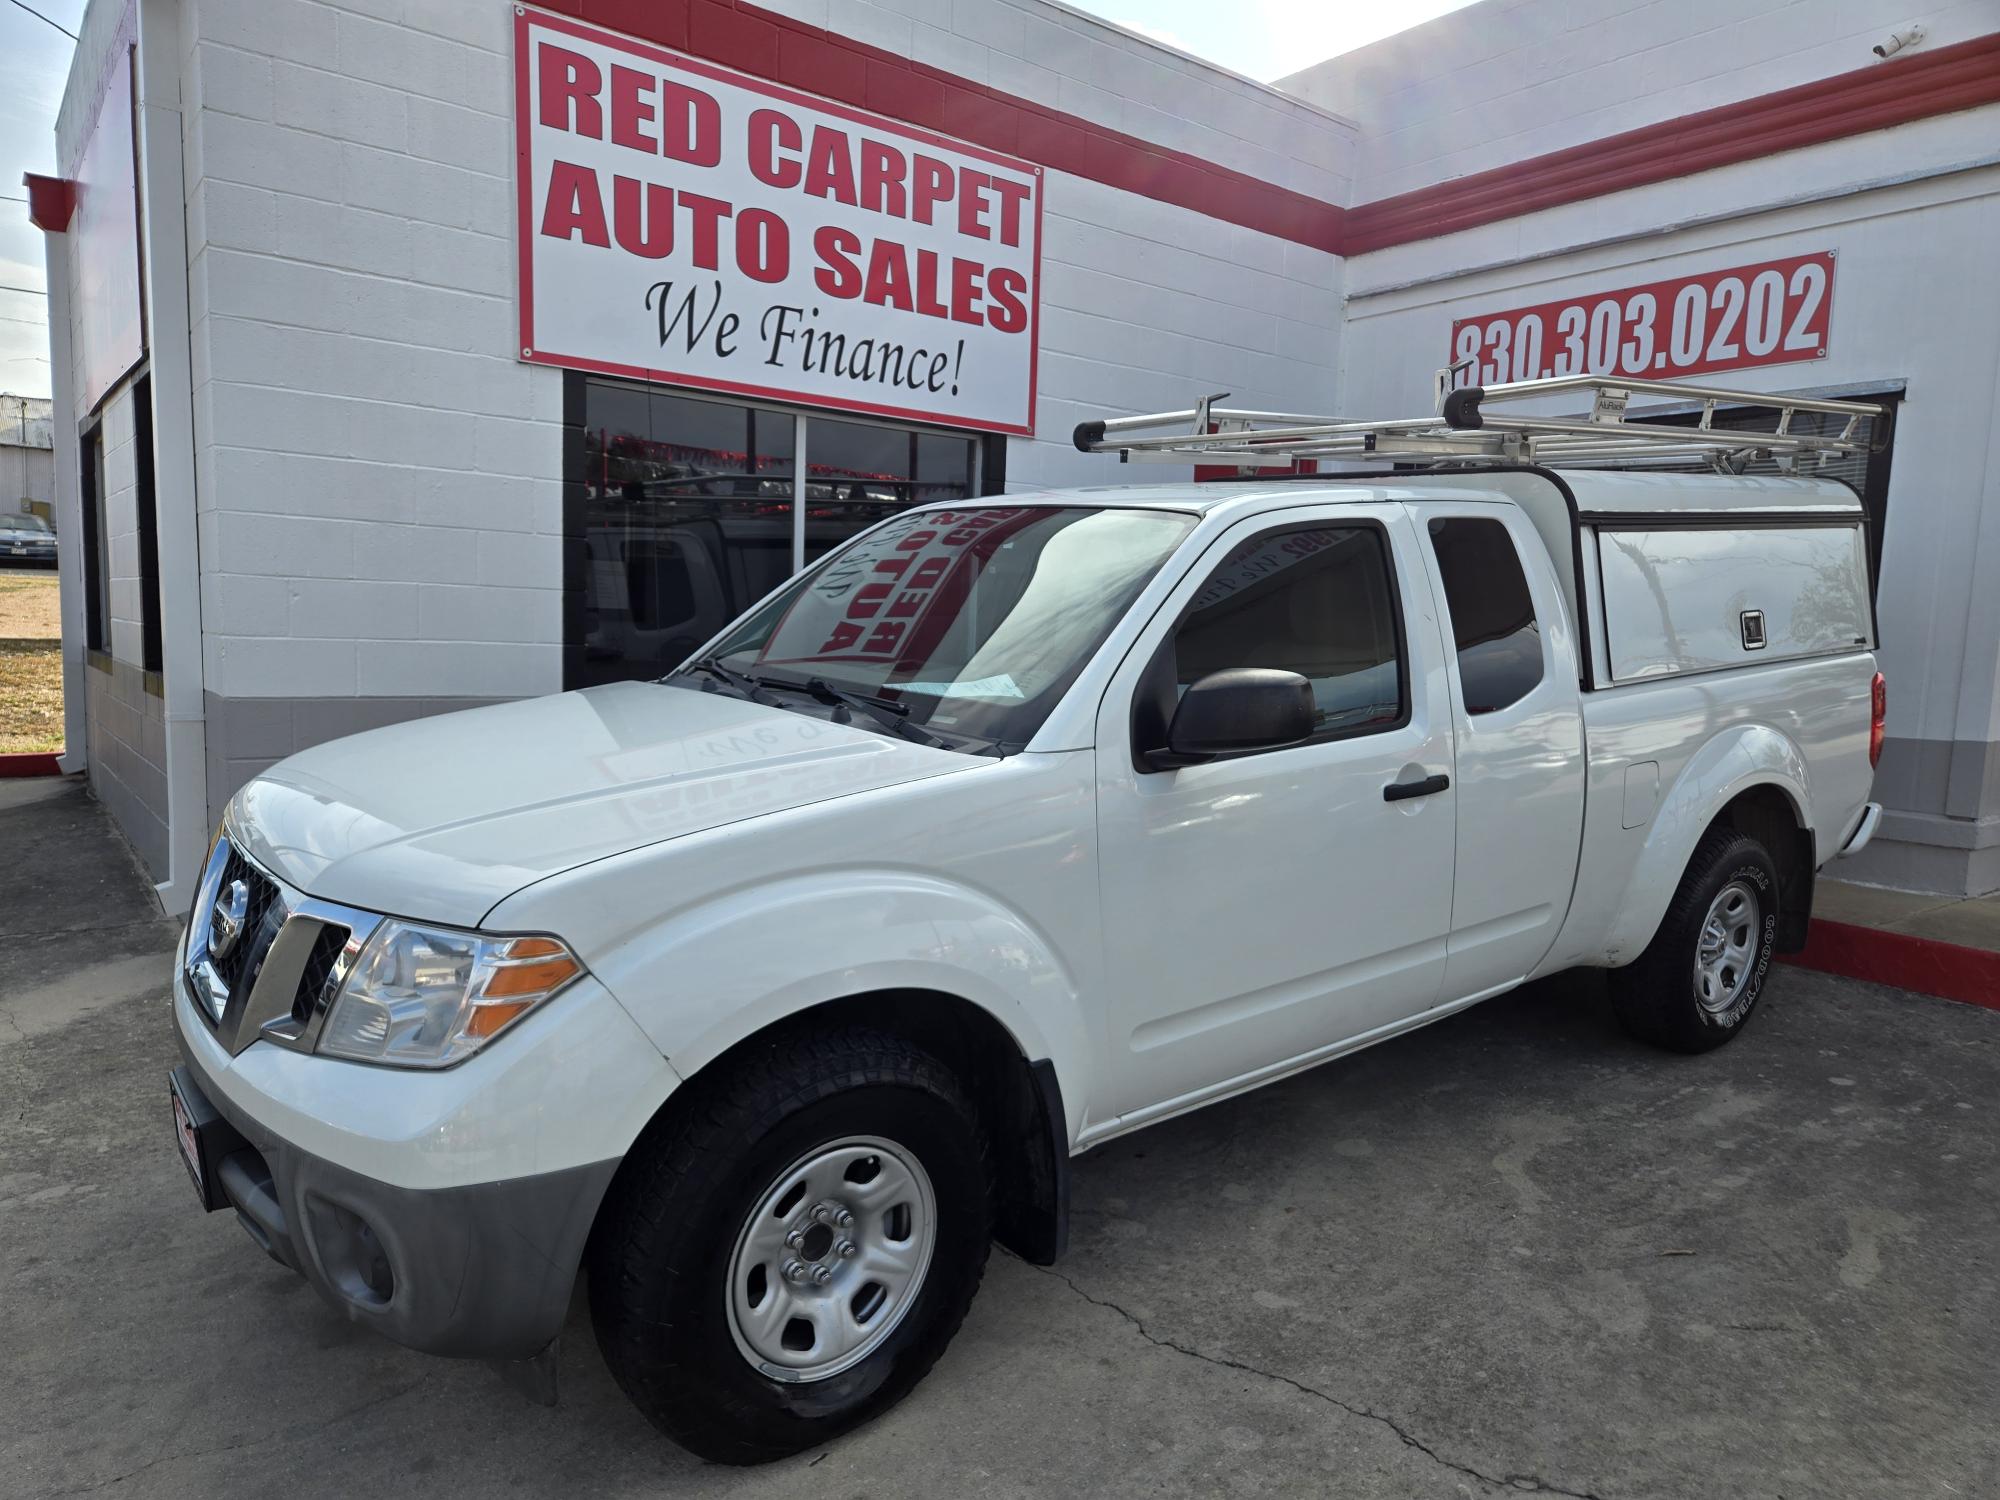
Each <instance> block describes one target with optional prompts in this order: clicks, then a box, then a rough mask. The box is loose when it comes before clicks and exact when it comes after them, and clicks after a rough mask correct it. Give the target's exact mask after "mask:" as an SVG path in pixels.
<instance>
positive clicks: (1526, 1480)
mask: <svg viewBox="0 0 2000 1500" xmlns="http://www.w3.org/2000/svg"><path fill="white" fill-rule="evenodd" d="M1007 1253H1008V1254H1009V1255H1010V1256H1011V1257H1012V1258H1013V1259H1015V1260H1020V1257H1019V1256H1017V1255H1013V1254H1012V1252H1011V1251H1009V1252H1007ZM1021 1264H1022V1265H1024V1266H1027V1267H1028V1269H1029V1270H1031V1271H1037V1272H1040V1273H1041V1274H1042V1275H1044V1276H1047V1277H1049V1278H1051V1279H1052V1280H1055V1281H1060V1282H1061V1283H1062V1284H1063V1285H1064V1286H1066V1287H1068V1288H1069V1289H1070V1290H1071V1291H1072V1292H1074V1293H1075V1294H1076V1295H1077V1296H1078V1297H1080V1298H1082V1299H1083V1300H1084V1301H1085V1302H1088V1303H1089V1304H1090V1305H1091V1306H1092V1307H1101V1308H1104V1309H1105V1310H1107V1311H1109V1312H1114V1313H1116V1314H1118V1316H1119V1317H1121V1318H1123V1319H1124V1320H1125V1321H1126V1322H1127V1323H1129V1324H1131V1325H1132V1327H1133V1328H1134V1329H1135V1330H1136V1331H1137V1332H1138V1334H1139V1337H1141V1338H1143V1339H1144V1340H1145V1341H1146V1342H1147V1343H1149V1344H1154V1345H1157V1346H1158V1347H1159V1348H1162V1349H1169V1350H1172V1351H1173V1352H1174V1353H1175V1354H1180V1355H1185V1356H1186V1357H1187V1358H1189V1359H1195V1360H1200V1361H1201V1362H1202V1363H1203V1364H1205V1365H1214V1366H1216V1367H1217V1368H1218V1369H1223V1370H1239V1371H1241V1372H1242V1373H1244V1374H1246V1375H1255V1376H1256V1377H1258V1378H1259V1379H1260V1380H1269V1381H1272V1382H1274V1383H1276V1384H1278V1385H1284V1386H1290V1387H1291V1388H1292V1389H1293V1390H1295V1391H1297V1392H1298V1393H1299V1394H1300V1395H1302V1396H1310V1397H1311V1398H1312V1399H1313V1400H1315V1401H1323V1402H1325V1403H1326V1404H1327V1405H1328V1406H1331V1407H1334V1408H1335V1409H1336V1410H1339V1411H1344V1412H1346V1413H1347V1414H1348V1415H1349V1416H1352V1417H1360V1418H1361V1419H1362V1420H1363V1421H1367V1422H1375V1423H1379V1424H1380V1425H1381V1426H1383V1427H1386V1428H1388V1429H1389V1431H1391V1432H1393V1433H1394V1434H1395V1435H1396V1437H1397V1438H1398V1439H1399V1440H1400V1441H1401V1442H1402V1444H1403V1446H1404V1447H1406V1448H1414V1449H1416V1450H1417V1452H1419V1453H1421V1454H1423V1455H1424V1457H1426V1458H1428V1459H1430V1460H1431V1461H1432V1462H1433V1463H1435V1464H1438V1465H1439V1466H1441V1467H1443V1468H1446V1469H1450V1470H1451V1471H1452V1472H1454V1473H1457V1474H1464V1475H1467V1476H1469V1477H1471V1478H1473V1479H1477V1480H1478V1481H1479V1482H1480V1483H1482V1484H1490V1485H1496V1486H1498V1487H1500V1488H1502V1489H1513V1490H1519V1491H1521V1492H1522V1493H1524V1494H1536V1495H1563V1496H1568V1497H1570V1500H1604V1497H1603V1496H1601V1495H1599V1494H1597V1493H1596V1492H1595V1491H1593V1490H1571V1489H1564V1488H1563V1487H1562V1486H1561V1485H1558V1484H1551V1483H1549V1482H1548V1481H1547V1480H1545V1479H1543V1478H1542V1477H1541V1476H1540V1475H1538V1474H1488V1473H1486V1472H1485V1471H1484V1470H1483V1469H1476V1468H1474V1467H1472V1465H1470V1464H1462V1463H1459V1462H1457V1461H1455V1460H1453V1459H1449V1458H1446V1457H1445V1456H1444V1455H1443V1454H1441V1453H1439V1452H1438V1451H1437V1449H1435V1448H1433V1447H1432V1446H1431V1445H1430V1444H1429V1443H1426V1442H1425V1441H1424V1440H1423V1439H1422V1438H1420V1437H1418V1436H1416V1434H1414V1433H1412V1432H1410V1431H1409V1430H1408V1429H1407V1428H1405V1427H1404V1426H1403V1425H1402V1424H1401V1423H1399V1422H1398V1421H1396V1419H1395V1418H1393V1417H1388V1416H1384V1415H1383V1414H1382V1413H1381V1412H1379V1411H1371V1410H1369V1408H1367V1407H1365V1406H1355V1405H1352V1404H1351V1403H1349V1402H1346V1401H1343V1400H1341V1399H1340V1397H1338V1396H1335V1395H1332V1394H1330V1393H1328V1392H1326V1391H1323V1390H1321V1389H1319V1387H1317V1386H1312V1385H1307V1384H1306V1383H1305V1382H1304V1381H1302V1380H1295V1379H1293V1378H1292V1377H1291V1376H1290V1375H1286V1374H1283V1373H1281V1372H1280V1371H1277V1370H1265V1369H1261V1368H1259V1367H1258V1366H1256V1365H1253V1364H1248V1363H1246V1362H1244V1361H1243V1360H1240V1359H1231V1358H1230V1357H1229V1356H1228V1355H1225V1354H1210V1353H1207V1352H1206V1351H1204V1350H1201V1349H1195V1348H1191V1347H1190V1346H1188V1345H1186V1344H1182V1343H1177V1342H1176V1341H1175V1340H1173V1339H1170V1338H1164V1337H1162V1336H1161V1335H1159V1334H1157V1333H1154V1332H1153V1331H1152V1330H1151V1329H1150V1328H1148V1327H1147V1326H1146V1325H1145V1323H1144V1322H1143V1321H1141V1320H1140V1318H1139V1317H1138V1316H1137V1315H1136V1314H1133V1313H1131V1312H1128V1311H1126V1310H1125V1309H1124V1308H1122V1307H1120V1306H1119V1305H1118V1304H1117V1303H1116V1302H1112V1301H1109V1300H1107V1299H1106V1298H1103V1297H1093V1296H1092V1295H1091V1294H1090V1293H1089V1292H1086V1291H1085V1290H1084V1289H1083V1288H1082V1287H1080V1286H1078V1285H1077V1284H1076V1283H1075V1282H1074V1281H1072V1280H1071V1279H1070V1278H1069V1277H1067V1276H1065V1275H1064V1274H1063V1273H1062V1272H1061V1271H1058V1270H1056V1269H1055V1268H1054V1267H1053V1266H1037V1265H1033V1264H1031V1263H1030V1262H1028V1261H1021Z"/></svg>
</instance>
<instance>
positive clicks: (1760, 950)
mask: <svg viewBox="0 0 2000 1500" xmlns="http://www.w3.org/2000/svg"><path fill="white" fill-rule="evenodd" d="M1712 916H1713V917H1714V918H1716V920H1717V923H1718V926H1719V928H1720V930H1721V931H1722V932H1723V934H1724V941H1723V942H1722V943H1720V944H1717V942H1716V941H1715V937H1714V931H1713V930H1711V929H1710V928H1709V923H1710V918H1711V917H1712ZM1777 934H1778V867H1777V865H1776V863H1775V862H1774V861H1773V860H1772V858H1771V856H1770V853H1769V852H1768V851H1767V850H1766V849H1765V848H1764V846H1763V845H1762V844H1760V843H1758V842H1757V841H1756V840H1755V839H1753V838H1749V837H1747V836H1745V835H1744V834H1740V833H1738V832H1736V831H1735V830H1734V829H1730V828H1718V829H1711V830H1710V831H1709V832H1708V834H1707V835H1706V836H1705V837H1704V838H1703V839H1702V841H1701V844H1700V846H1699V847H1698V848H1697V849H1696V850H1695V853H1694V858H1693V859H1691V860H1690V861H1688V868H1687V873H1686V874H1685V875H1683V876H1682V877H1681V883H1680V888H1679V889H1678V890H1676V891H1675V892H1674V899H1673V900H1672V902H1670V903H1669V904H1668V906H1667V914H1666V916H1665V917H1663V918H1662V919H1661V921H1660V928H1659V931H1658V932H1656V933H1654V934H1653V940H1652V942H1650V943H1648V944H1647V945H1646V951H1645V952H1644V953H1641V954H1640V955H1639V957H1638V958H1637V959H1636V960H1634V961H1633V962H1632V963H1631V964H1630V965H1629V966H1628V967H1626V968H1623V969H1616V970H1613V971H1612V973H1611V999H1612V1005H1613V1007H1614V1008H1615V1009H1616V1011H1617V1013H1618V1019H1619V1022H1620V1023H1621V1024H1622V1025H1623V1026H1624V1027H1625V1029H1626V1030H1627V1031H1629V1032H1630V1033H1631V1034H1632V1035H1633V1036H1635V1037H1638V1038H1639V1039H1640V1040H1641V1041H1646V1042H1651V1043H1652V1044H1653V1045H1654V1046H1656V1047H1665V1048H1668V1049H1670V1050H1672V1051H1675V1052H1707V1051H1709V1050H1710V1049H1711V1048H1715V1047H1720V1046H1721V1045H1722V1044H1723V1043H1724V1042H1726V1041H1728V1040H1729V1039H1730V1038H1731V1037H1733V1036H1735V1035H1736V1033H1737V1032H1739V1031H1741V1030H1742V1029H1743V1027H1744V1025H1745V1024H1746V1023H1747V1022H1748V1021H1749V1019H1750V1015H1751V1012H1753V1011H1754V1010H1755V1009H1756V1008H1757V1001H1758V998H1759V997H1760V996H1761V995H1762V994H1763V992H1764V981H1765V979H1766V977H1767V976H1768V974H1769V972H1770V967H1771V953H1772V949H1773V947H1774V945H1775V942H1776V939H1777ZM1705 962H1706V966H1705Z"/></svg>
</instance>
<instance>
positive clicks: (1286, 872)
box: [1091, 505, 1455, 1118]
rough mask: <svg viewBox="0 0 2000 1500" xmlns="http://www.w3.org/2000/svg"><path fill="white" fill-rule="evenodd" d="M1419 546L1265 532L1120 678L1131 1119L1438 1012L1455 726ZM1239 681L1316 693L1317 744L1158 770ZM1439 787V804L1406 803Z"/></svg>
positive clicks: (1122, 918)
mask: <svg viewBox="0 0 2000 1500" xmlns="http://www.w3.org/2000/svg"><path fill="white" fill-rule="evenodd" d="M1417 545H1418V538H1417V536H1416V533H1415V529H1414V527H1413V525H1412V523H1411V522H1410V519H1409V517H1408V514H1407V513H1406V512H1405V511H1404V509H1403V508H1402V507H1401V506H1391V505H1379V506H1377V505H1322V506H1302V507H1300V508H1299V509H1298V510H1296V511H1287V512H1284V513H1283V518H1282V519H1279V518H1277V517H1274V516H1272V515H1269V514H1267V515H1264V516H1261V517H1257V518H1255V519H1253V520H1248V521H1245V522H1243V523H1241V524H1240V525H1238V526H1237V527H1235V528H1233V529H1232V530H1230V531H1228V532H1226V533H1224V534H1223V535H1222V536H1221V537H1220V538H1218V539H1217V540H1216V542H1215V543H1214V544H1213V545H1212V546H1211V547H1209V548H1208V549H1207V551H1206V552H1205V553H1204V554H1203V556H1202V558H1201V560H1200V562H1199V563H1198V564H1197V565H1196V566H1195V567H1194V568H1193V569H1192V570H1190V573H1189V575H1188V576H1187V577H1186V578H1184V579H1183V580H1182V581H1181V583H1180V585H1179V586H1178V587H1177V589H1176V590H1175V592H1174V594H1173V595H1172V596H1171V597H1170V598H1169V600H1168V602H1167V604H1166V605H1165V607H1164V608H1163V609H1162V611H1161V613H1160V615H1159V616H1158V617H1157V618H1156V619H1155V620H1154V621H1153V622H1152V625H1151V627H1150V628H1149V630H1148V631H1147V633H1146V635H1145V636H1143V637H1142V638H1141V640H1140V642H1139V644H1138V645H1137V646H1136V647H1135V649H1134V650H1133V652H1132V654H1131V655H1130V656H1129V657H1128V658H1127V660H1126V661H1125V662H1124V664H1123V665H1122V666H1121V667H1120V669H1119V672H1118V674H1117V676H1116V677H1114V679H1113V681H1112V685H1111V689H1110V691H1109V692H1108V693H1107V694H1106V695H1105V698H1104V702H1103V705H1102V707H1101V709H1100V710H1099V719H1098V728H1097V752H1098V772H1097V774H1098V788H1097V806H1098V837H1099V850H1100V867H1099V868H1100V874H1099V879H1100V882H1101V890H1102V897H1101V899H1102V909H1103V914H1104V915H1103V925H1104V936H1105V945H1106V952H1105V964H1106V971H1107V973H1108V974H1109V976H1110V978H1111V990H1112V993H1113V994H1114V996H1115V999H1114V1000H1113V1005H1112V1015H1111V1018H1110V1027H1109V1031H1110V1036H1109V1042H1110V1048H1109V1051H1110V1057H1109V1058H1108V1060H1107V1061H1108V1066H1107V1069H1106V1072H1107V1075H1108V1076H1107V1088H1106V1092H1105V1097H1104V1100H1103V1103H1104V1105H1105V1106H1108V1111H1107V1113H1108V1114H1115V1115H1119V1116H1137V1117H1138V1118H1148V1117H1152V1116H1155V1115H1160V1114H1167V1113H1172V1112H1173V1111H1174V1110H1176V1109H1180V1108H1186V1107H1190V1106H1192V1105H1193V1104H1196V1103H1199V1102H1201V1100H1202V1099H1203V1098H1204V1097H1206V1096H1209V1095H1212V1094H1217V1093H1221V1092H1226V1091H1227V1090H1228V1089H1229V1088H1231V1087H1233V1086H1236V1085H1239V1084H1243V1083H1247V1082H1250V1081H1252V1080H1253V1079H1254V1076H1255V1075H1257V1074H1259V1073H1260V1072H1267V1071H1276V1070H1279V1069H1281V1068H1282V1067H1283V1066H1284V1065H1285V1064H1286V1063H1287V1062H1289V1061H1292V1060H1304V1059H1306V1058H1307V1057H1308V1056H1309V1055H1310V1054H1312V1053H1315V1052H1318V1051H1324V1050H1328V1049H1330V1048H1332V1047H1333V1046H1335V1045H1336V1044H1338V1043H1340V1042H1343V1041H1345V1040H1347V1039H1350V1038H1353V1037H1356V1036H1359V1035H1361V1034H1362V1033H1364V1032H1368V1031H1372V1030H1376V1029H1378V1028H1382V1027H1385V1026H1392V1025H1394V1024H1396V1023H1398V1022H1401V1021H1403V1020H1405V1019H1407V1018H1409V1017H1412V1016H1414V1015H1417V1014H1419V1013H1420V1012H1422V1011H1425V1010H1427V1009H1429V1008H1431V1007H1432V1006H1433V1005H1435V1004H1436V1003H1437V1001H1438V997H1439V991H1440V989H1441V986H1442V984H1443V979H1444V967H1445V943H1446V937H1447V934H1448V932H1449V929H1450V924H1451V887H1452V875H1453V826H1452V825H1453V816H1454V811H1455V808H1454V802H1455V794H1454V793H1453V791H1452V790H1451V788H1450V785H1449V781H1450V775H1451V772H1452V770H1453V763H1452V732H1451V726H1452V721H1451V710H1450V701H1449V688H1448V682H1447V678H1446V674H1445V662H1444V656H1443V644H1442V636H1441V634H1440V631H1439V625H1438V620H1437V615H1436V608H1435V605H1434V603H1433V602H1432V595H1431V590H1430V587H1429V583H1428V580H1427V578H1426V576H1425V573H1424V571H1423V564H1422V561H1421V559H1420V557H1419V555H1418V553H1417V551H1416V548H1417ZM1228 667H1276V668H1282V669H1284V670H1287V671H1293V672H1298V673H1300V674H1301V675H1303V676H1305V677H1306V678H1307V679H1308V680H1309V681H1310V682H1311V683H1312V685H1313V695H1314V704H1315V711H1316V715H1317V720H1318V726H1319V727H1318V729H1317V732H1316V733H1315V735H1314V737H1313V738H1312V739H1311V740H1309V741H1307V742H1306V743H1303V744H1299V745H1293V746H1288V747H1285V748H1282V749H1275V750H1265V751H1261V752H1255V753H1250V754H1244V755H1237V756H1232V757H1230V758H1227V759H1219V760H1214V761H1209V762H1206V763H1203V764H1199V765H1192V766H1186V767H1183V768H1181V769H1178V770H1151V769H1146V768H1144V767H1143V766H1142V765H1141V764H1139V763H1138V761H1137V760H1135V755H1134V746H1135V740H1138V741H1142V742H1143V741H1144V740H1145V739H1147V738H1148V737H1155V738H1157V737H1158V736H1159V735H1160V734H1161V733H1162V732H1163V729H1164V725H1165V723H1166V721H1167V719H1168V718H1170V717H1171V710H1172V707H1173V705H1174V704H1176V703H1177V702H1178V701H1179V695H1180V694H1181V693H1182V692H1184V691H1185V690H1186V687H1187V686H1188V684H1189V683H1191V682H1193V681H1195V680H1197V679H1198V678H1200V677H1202V676H1205V675H1207V674H1208V673H1209V672H1213V671H1219V670H1222V669H1224V668H1228ZM1139 748H1140V749H1142V750H1143V749H1144V748H1146V746H1145V745H1144V744H1143V743H1141V744H1140V746H1139ZM1437 778H1443V779H1444V784H1443V785H1442V786H1440V787H1438V789H1437V790H1435V791H1432V792H1430V793H1429V794H1426V795H1407V794H1404V795H1398V796H1397V797H1395V798H1394V799H1393V800H1392V799H1389V798H1385V795H1384V793H1385V790H1386V789H1388V788H1391V787H1398V788H1402V789H1405V790H1406V789H1407V788H1409V787H1410V786H1412V785H1413V784H1415V783H1420V782H1424V783H1429V782H1435V781H1436V779H1437ZM1091 1112H1092V1114H1093V1115H1097V1114H1098V1107H1097V1104H1096V1101H1093V1106H1092V1111H1091Z"/></svg>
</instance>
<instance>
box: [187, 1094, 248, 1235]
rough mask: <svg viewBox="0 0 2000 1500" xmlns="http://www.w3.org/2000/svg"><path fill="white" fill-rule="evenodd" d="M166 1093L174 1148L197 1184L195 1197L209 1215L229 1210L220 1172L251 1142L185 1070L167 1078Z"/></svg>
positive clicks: (191, 1178) (189, 1175)
mask: <svg viewBox="0 0 2000 1500" xmlns="http://www.w3.org/2000/svg"><path fill="white" fill-rule="evenodd" d="M167 1094H168V1096H169V1100H170V1103H171V1105H172V1108H173V1127H174V1146H175V1149H177V1150H178V1151H179V1152H180V1158H181V1165H183V1166H184V1167H186V1168H187V1174H188V1180H189V1181H190V1182H191V1183H193V1184H194V1195H195V1197H196V1198H198V1199H199V1200H200V1201H201V1206H202V1210H203V1211H204V1212H206V1213H214V1212H215V1211H216V1210H217V1209H219V1208H228V1207H229V1206H230V1203H229V1200H228V1198H226V1197H225V1196H224V1195H223V1192H222V1183H221V1181H220V1180H219V1178H218V1175H217V1169H218V1168H219V1167H220V1166H221V1165H222V1163H223V1161H224V1160H225V1159H226V1158H228V1157H230V1156H232V1155H234V1154H235V1153H236V1152H238V1151H241V1150H243V1149H244V1148H245V1147H246V1146H247V1145H248V1142H246V1141H245V1140H244V1139H243V1137H242V1135H241V1134H240V1133H239V1132H238V1131H237V1129H236V1127H235V1126H234V1125H231V1124H230V1123H229V1122H228V1121H227V1120H225V1119H224V1118H223V1117H222V1115H221V1114H220V1113H219V1112H218V1111H217V1110H216V1108H215V1106H214V1105H213V1104H211V1103H209V1102H208V1096H207V1095H206V1094H204V1093H202V1091H201V1087H200V1085H198V1084H197V1083H196V1082H195V1081H194V1075H193V1074H191V1073H190V1072H189V1071H188V1070H187V1069H186V1068H184V1067H181V1068H175V1069H174V1070H173V1072H171V1073H169V1074H168V1075H167Z"/></svg>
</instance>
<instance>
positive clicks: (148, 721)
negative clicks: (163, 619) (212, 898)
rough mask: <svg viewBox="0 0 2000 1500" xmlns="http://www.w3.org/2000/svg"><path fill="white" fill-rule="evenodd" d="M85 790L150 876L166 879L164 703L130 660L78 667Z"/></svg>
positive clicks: (98, 659) (99, 661)
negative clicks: (86, 761) (85, 760)
mask: <svg viewBox="0 0 2000 1500" xmlns="http://www.w3.org/2000/svg"><path fill="white" fill-rule="evenodd" d="M83 691H84V732H85V735H86V738H87V741H88V744H87V750H88V755H89V761H90V766H89V771H90V790H91V792H92V793H93V794H94V795H95V796H96V798H97V800H98V801H99V802H102V803H103V804H104V806H105V809H106V810H107V811H108V812H110V814H111V816H112V818H113V819H114V820H115V821H116V822H117V824H118V827H119V828H120V829H121V830H122V831H123V832H124V834H125V837H126V839H127V840H128V841H129V842H130V843H131V845H132V847H133V849H134V850H136V851H137V852H138V855H139V859H140V861H141V863H143V864H144V865H145V867H146V871H147V873H148V874H149V875H151V876H152V877H153V879H154V880H156V881H160V880H165V879H166V878H167V864H168V857H169V856H168V848H169V845H168V841H167V770H166V766H167V718H166V705H165V704H163V703H162V702H161V701H160V700H159V699H158V698H156V697H155V696H154V695H153V694H151V693H149V692H147V691H146V674H145V672H144V671H143V670H141V669H140V668H138V667H135V666H133V665H132V664H131V663H130V662H123V661H115V660H111V659H110V658H107V657H102V656H99V657H96V658H93V659H92V660H91V661H90V662H89V663H87V664H86V665H85V667H84V669H83Z"/></svg>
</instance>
